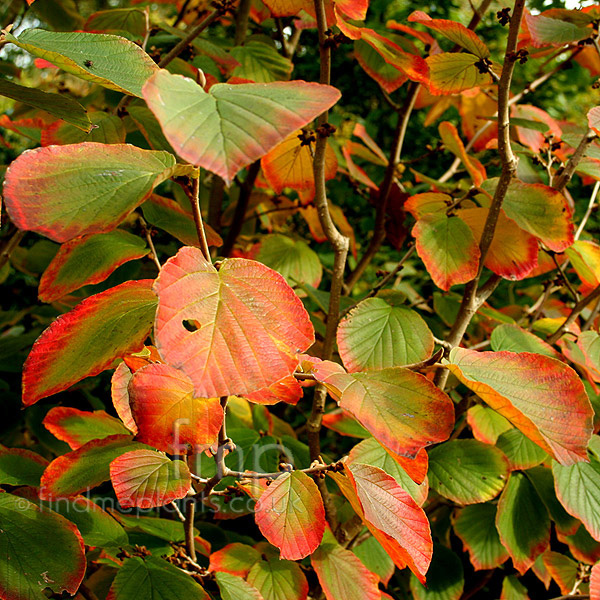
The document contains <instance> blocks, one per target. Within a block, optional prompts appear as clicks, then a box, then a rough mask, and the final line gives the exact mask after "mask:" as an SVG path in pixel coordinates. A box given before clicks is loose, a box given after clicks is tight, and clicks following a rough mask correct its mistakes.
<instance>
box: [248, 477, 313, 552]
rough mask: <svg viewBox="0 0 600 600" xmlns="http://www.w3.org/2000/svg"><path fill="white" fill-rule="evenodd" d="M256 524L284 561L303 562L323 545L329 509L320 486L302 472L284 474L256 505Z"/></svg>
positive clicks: (272, 484) (273, 483)
mask: <svg viewBox="0 0 600 600" xmlns="http://www.w3.org/2000/svg"><path fill="white" fill-rule="evenodd" d="M254 517H255V519H256V524H257V525H258V528H259V529H260V531H261V533H262V534H263V535H264V536H265V537H266V538H267V540H268V541H269V542H270V543H271V544H273V545H274V546H276V547H277V548H279V549H280V551H281V558H285V559H289V560H300V559H302V558H304V557H305V556H308V555H309V554H312V553H313V552H314V550H315V549H316V548H317V547H318V546H319V544H320V543H321V539H322V538H323V531H324V530H325V509H324V508H323V502H322V500H321V494H320V493H319V488H317V485H316V483H315V482H314V481H313V480H312V479H311V478H310V477H309V476H308V475H306V474H305V473H302V471H293V472H291V473H284V474H283V475H280V476H279V477H278V478H277V479H275V481H273V482H272V483H271V485H270V486H269V487H268V488H267V489H266V490H265V491H264V492H263V493H262V495H261V496H260V498H259V500H258V502H257V503H256V508H255V515H254Z"/></svg>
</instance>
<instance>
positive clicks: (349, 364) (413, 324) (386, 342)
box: [337, 298, 434, 373]
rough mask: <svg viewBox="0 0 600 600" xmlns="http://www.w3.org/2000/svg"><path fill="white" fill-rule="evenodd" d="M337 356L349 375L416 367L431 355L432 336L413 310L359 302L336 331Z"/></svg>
mask: <svg viewBox="0 0 600 600" xmlns="http://www.w3.org/2000/svg"><path fill="white" fill-rule="evenodd" d="M337 343H338V348H339V352H340V356H341V358H342V361H343V363H344V366H345V367H346V368H347V369H348V371H350V372H351V373H352V372H355V371H361V370H371V369H383V368H386V367H397V366H403V365H408V364H411V363H417V362H420V361H422V360H425V359H427V358H429V357H430V356H431V354H432V352H433V346H434V343H433V335H432V333H431V331H429V328H428V327H427V325H426V323H425V321H423V319H422V318H421V316H420V315H419V314H418V313H416V312H415V311H414V310H411V309H410V308H408V307H405V306H396V305H390V304H388V303H387V302H385V300H382V299H381V298H368V299H367V300H363V301H362V302H360V303H359V304H358V305H357V306H356V308H354V309H353V310H352V311H350V313H348V315H347V316H346V317H345V318H344V319H343V320H342V321H341V323H340V324H339V326H338V331H337Z"/></svg>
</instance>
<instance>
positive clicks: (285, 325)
mask: <svg viewBox="0 0 600 600" xmlns="http://www.w3.org/2000/svg"><path fill="white" fill-rule="evenodd" d="M154 289H155V291H156V294H157V295H158V297H159V306H158V312H157V315H156V326H155V336H156V345H157V348H158V350H159V352H160V353H161V356H162V357H163V358H164V359H165V360H166V361H167V362H168V363H169V364H170V365H172V366H173V367H179V368H181V369H182V370H183V371H184V372H185V373H186V375H188V377H190V379H191V380H192V381H193V383H194V388H195V392H196V394H197V395H199V396H203V397H206V398H214V397H219V396H226V395H235V394H237V395H244V394H246V393H249V392H254V391H257V390H259V389H262V388H265V387H268V386H270V385H271V384H273V383H274V382H276V381H278V380H280V379H282V378H283V377H285V376H287V375H290V374H291V373H292V372H293V371H294V369H295V368H296V366H297V359H296V358H295V353H296V352H298V351H300V352H302V351H304V350H305V349H306V348H308V347H309V346H310V345H311V344H312V343H313V340H314V337H313V336H314V332H313V328H312V324H311V323H310V320H309V317H308V314H307V312H306V310H305V309H304V307H303V305H302V302H301V301H300V299H299V298H298V297H297V296H296V294H295V293H294V291H293V290H292V289H291V288H290V287H289V286H288V285H287V284H286V282H285V280H284V279H283V277H282V276H281V275H279V274H278V273H276V272H275V271H273V270H271V269H269V268H268V267H265V266H264V265H262V264H260V263H257V262H254V261H250V260H246V259H226V260H224V261H223V262H222V263H221V265H220V267H219V270H218V271H217V270H216V269H215V267H214V266H213V265H212V264H210V263H208V262H207V261H206V260H205V259H204V258H203V256H202V252H201V251H200V250H198V249H196V248H182V249H181V250H180V251H179V252H178V253H177V255H176V256H175V257H174V258H171V259H169V261H167V263H166V264H165V265H163V268H162V270H161V272H160V275H159V276H158V279H157V280H156V284H155V287H154ZM185 323H187V324H188V326H190V325H189V324H190V323H191V324H192V326H193V328H195V329H196V330H195V331H188V329H186V327H185Z"/></svg>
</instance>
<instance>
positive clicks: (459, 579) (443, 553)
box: [410, 544, 465, 600]
mask: <svg viewBox="0 0 600 600" xmlns="http://www.w3.org/2000/svg"><path fill="white" fill-rule="evenodd" d="M464 586H465V579H464V574H463V566H462V563H461V562H460V559H459V558H458V556H456V554H454V552H452V550H448V548H446V547H445V546H440V545H437V544H436V545H435V546H434V548H433V560H432V561H431V567H430V568H429V571H428V572H427V587H425V586H424V585H423V584H422V583H420V582H419V580H418V579H417V578H416V577H415V576H414V575H411V578H410V591H411V592H412V594H413V598H414V600H458V599H459V598H460V597H461V595H462V592H463V588H464Z"/></svg>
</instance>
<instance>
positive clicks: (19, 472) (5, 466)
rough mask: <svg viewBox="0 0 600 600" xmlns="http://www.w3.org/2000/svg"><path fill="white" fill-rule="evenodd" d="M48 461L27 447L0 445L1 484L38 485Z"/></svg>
mask: <svg viewBox="0 0 600 600" xmlns="http://www.w3.org/2000/svg"><path fill="white" fill-rule="evenodd" d="M47 466H48V461H47V460H46V459H45V458H44V457H43V456H40V455H39V454H37V453H35V452H32V451H31V450H26V449H25V448H5V447H4V446H2V445H0V485H15V486H17V485H27V486H31V487H38V486H39V485H40V478H41V477H42V474H43V473H44V470H45V468H46V467H47Z"/></svg>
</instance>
